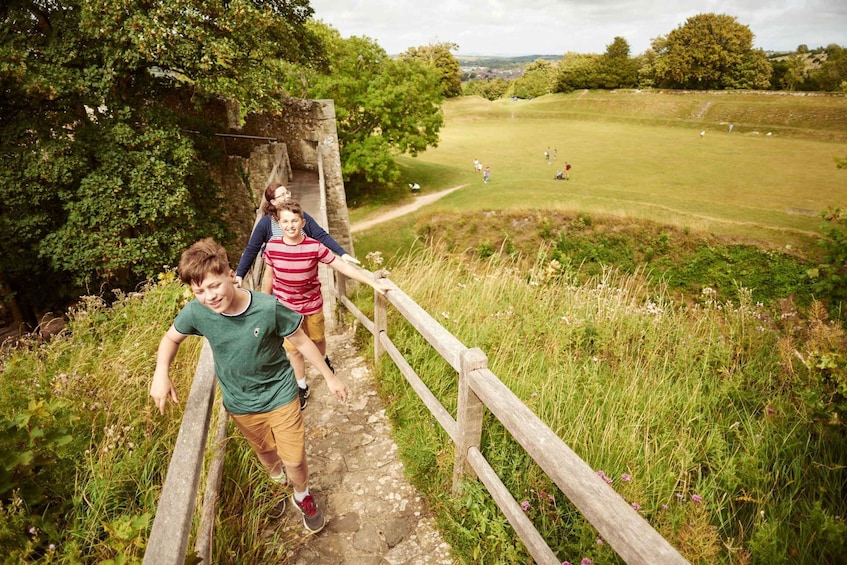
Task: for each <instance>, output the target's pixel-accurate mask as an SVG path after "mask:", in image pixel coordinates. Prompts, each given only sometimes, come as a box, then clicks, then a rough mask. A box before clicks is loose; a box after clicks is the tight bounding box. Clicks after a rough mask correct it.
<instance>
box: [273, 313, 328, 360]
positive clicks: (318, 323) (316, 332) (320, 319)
mask: <svg viewBox="0 0 847 565" xmlns="http://www.w3.org/2000/svg"><path fill="white" fill-rule="evenodd" d="M300 327H301V328H303V331H304V332H306V335H307V336H309V339H311V340H312V341H321V340H323V338H324V337H326V321H325V320H324V311H323V310H321V311H320V312H315V313H314V314H308V315H306V316H303V323H302V324H300ZM282 346H283V347H284V348H285V350H286V351H297V348H296V347H294V345H292V344H291V342H290V341H288V340H287V339H286V340H284V341H283V342H282Z"/></svg>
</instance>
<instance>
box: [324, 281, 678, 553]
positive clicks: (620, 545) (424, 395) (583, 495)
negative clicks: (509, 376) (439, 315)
mask: <svg viewBox="0 0 847 565" xmlns="http://www.w3.org/2000/svg"><path fill="white" fill-rule="evenodd" d="M345 284H346V283H345V281H344V278H343V277H339V281H338V286H339V288H338V296H339V300H340V302H341V303H342V304H343V305H344V306H345V307H346V308H347V309H348V310H349V311H350V312H351V313H352V314H353V315H354V316H355V317H356V319H357V320H359V322H360V323H361V324H362V325H363V326H364V327H365V328H366V329H367V330H368V331H369V332H370V333H371V334H372V335H373V336H374V356H375V358H376V361H378V360H379V359H380V357H382V355H383V354H385V353H387V354H388V355H389V357H391V359H392V360H393V361H394V363H395V364H396V365H397V367H398V369H399V370H400V372H401V373H402V374H403V376H404V377H405V379H406V380H407V381H408V382H409V384H410V386H411V387H412V389H413V390H414V391H415V392H416V393H417V395H418V396H419V397H420V398H421V400H422V401H423V403H424V404H425V405H426V406H427V408H429V410H430V412H432V414H433V416H434V417H435V419H436V420H437V421H438V422H439V424H441V426H442V427H443V428H444V430H445V431H446V432H447V434H448V435H449V436H450V438H451V439H452V440H453V443H454V445H455V467H454V470H455V472H454V474H453V480H454V484H453V489H454V492H459V491H460V490H461V482H462V480H464V479H465V478H466V476H468V475H470V476H475V477H477V478H479V480H480V481H482V483H483V484H484V485H485V486H486V488H487V489H488V491H489V493H490V494H491V496H492V497H493V499H494V501H495V502H496V503H497V506H498V507H499V508H500V510H501V511H502V512H503V514H504V515H505V516H506V518H507V519H508V520H509V523H510V524H511V525H512V527H513V528H514V529H515V531H516V532H517V534H518V536H519V537H520V538H521V540H522V541H523V543H524V545H525V546H526V547H527V550H528V551H529V552H530V554H531V555H532V557H533V559H534V560H535V561H536V562H537V563H542V564H547V563H549V564H555V565H559V564H560V563H561V562H562V560H561V559H559V558H557V557H556V555H555V554H554V553H553V551H552V550H551V549H550V548H549V546H548V545H547V543H546V542H545V541H544V539H543V538H542V537H541V535H540V534H539V533H538V530H536V528H535V526H533V524H532V522H531V521H530V520H529V519H528V518H527V517H526V514H525V513H524V512H523V511H522V510H521V507H520V505H519V504H518V502H517V501H516V500H515V499H514V497H513V496H512V495H511V493H509V491H508V489H507V488H506V486H505V485H504V484H503V482H502V481H501V480H500V478H499V477H498V476H497V473H496V472H495V471H494V469H493V468H492V467H491V465H489V463H488V461H487V460H486V459H485V456H484V455H483V454H482V452H480V450H479V447H480V439H481V436H482V418H483V413H484V410H485V408H488V410H489V411H491V413H492V414H493V415H494V417H496V418H497V419H498V420H499V421H500V422H501V423H502V424H503V426H504V427H505V428H506V429H507V430H508V431H509V433H510V434H511V435H512V437H513V438H514V439H515V441H517V442H518V443H519V444H520V445H521V446H522V447H523V448H524V449H525V450H526V452H527V453H528V454H529V455H530V456H531V457H532V459H533V460H534V461H535V462H536V463H537V464H538V465H539V467H541V468H542V469H543V470H544V472H545V473H547V475H548V476H549V477H550V478H551V479H552V480H553V482H554V483H556V485H557V486H558V487H559V488H560V489H561V491H562V492H563V493H564V494H565V495H566V496H567V497H568V499H569V500H570V501H571V502H572V503H573V504H574V506H576V507H577V508H578V509H579V510H580V512H582V514H583V516H585V517H586V519H587V520H588V521H589V522H590V523H591V524H592V525H593V526H594V527H595V528H596V529H597V531H598V532H599V533H600V535H601V536H602V537H603V539H604V540H606V541H607V542H608V543H609V545H610V546H611V547H612V548H613V549H614V550H615V551H616V552H617V553H618V555H620V556H621V557H622V558H623V559H624V561H626V562H627V563H638V564H641V563H644V564H654V563H662V564H675V563H687V561H686V560H685V559H684V558H683V557H682V555H680V554H679V552H678V551H677V550H676V549H675V548H674V547H673V546H671V545H670V544H669V543H668V542H667V540H665V539H664V538H663V537H662V536H660V535H659V533H658V532H656V530H654V529H653V528H652V527H651V526H650V524H649V523H647V521H646V520H645V519H644V518H643V517H642V516H641V515H640V514H638V512H636V511H635V510H634V509H633V508H632V507H631V506H630V505H629V504H627V502H626V501H625V500H624V499H623V498H622V497H621V496H620V495H618V494H617V493H616V492H615V491H614V490H613V489H612V488H611V487H610V486H609V485H608V484H606V483H605V482H604V481H603V479H601V478H600V477H599V476H598V475H597V473H595V472H594V471H593V470H592V469H591V467H590V466H589V465H588V464H587V463H585V461H583V460H582V459H580V457H579V456H577V455H576V454H575V453H574V452H573V451H572V450H571V449H570V448H569V447H568V446H567V445H566V444H565V443H564V442H563V441H562V440H561V439H560V438H559V437H558V436H556V434H555V433H553V431H552V430H551V429H550V428H549V427H548V426H547V425H545V424H544V422H542V421H541V420H540V419H538V417H537V416H536V415H535V414H533V412H532V411H531V410H530V409H529V408H528V407H527V406H526V405H525V404H524V403H523V402H521V401H520V399H519V398H518V397H517V396H515V395H514V394H513V393H512V391H510V390H509V389H508V388H507V387H506V386H505V385H504V384H503V383H502V382H501V381H500V380H499V379H498V378H497V376H496V375H494V373H492V372H491V371H489V370H488V366H487V365H488V360H487V357H486V356H485V354H484V353H483V352H482V351H481V350H480V349H478V348H473V349H469V348H468V347H466V346H464V345H463V344H462V343H461V342H460V341H459V340H458V339H456V338H455V337H454V336H453V335H452V334H451V333H450V332H448V331H447V330H446V329H445V328H444V327H443V326H441V324H439V323H438V322H437V321H436V320H435V319H434V318H432V316H430V315H429V314H428V313H427V312H426V311H424V310H423V309H422V308H421V307H420V306H418V305H417V304H416V303H415V302H414V301H413V300H412V299H411V298H409V297H408V296H407V295H406V294H404V293H403V292H402V291H401V290H400V289H395V290H391V291H389V292H387V293H386V295H385V296H381V295H379V294H375V300H374V319H373V321H371V320H369V319H368V318H367V317H366V316H365V315H364V314H363V313H362V312H361V311H360V310H359V309H358V308H357V307H356V305H355V304H354V303H353V302H352V301H351V300H350V299H348V298H347V294H346V292H345ZM388 303H391V305H393V306H394V307H395V308H396V309H397V311H398V312H399V313H400V314H401V315H402V316H403V318H404V319H405V320H406V321H407V322H408V323H409V324H411V325H412V327H414V328H415V330H417V331H418V333H420V334H421V335H422V336H423V337H424V338H425V339H426V340H427V342H428V343H429V344H430V345H431V346H432V347H433V348H434V349H435V350H436V351H437V352H438V353H439V354H440V355H441V357H443V358H444V359H445V360H446V361H447V362H448V363H449V364H450V365H451V366H452V367H453V369H455V370H456V372H457V373H458V377H459V381H458V390H457V395H458V403H457V410H456V412H457V415H456V419H455V420H454V419H453V417H452V416H451V415H450V413H449V412H448V411H447V410H446V409H445V408H444V407H443V406H442V405H441V403H440V402H439V401H438V399H437V398H436V397H435V395H433V394H432V392H431V391H430V390H429V389H428V388H427V386H426V385H425V384H424V382H423V381H422V380H421V379H420V377H419V376H418V375H417V374H416V373H415V371H414V369H413V368H412V367H411V366H410V365H409V364H408V362H407V361H406V360H405V358H404V357H403V355H402V353H401V352H400V351H399V350H398V349H397V347H396V346H395V345H394V343H393V342H392V341H391V338H390V337H389V335H388V323H387V322H388V311H387V304H388Z"/></svg>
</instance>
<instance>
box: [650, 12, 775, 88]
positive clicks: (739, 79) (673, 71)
mask: <svg viewBox="0 0 847 565" xmlns="http://www.w3.org/2000/svg"><path fill="white" fill-rule="evenodd" d="M652 46H653V50H654V51H655V52H656V59H655V61H654V72H655V79H656V85H657V86H660V87H665V88H686V89H692V90H711V89H716V90H721V89H726V88H739V89H742V88H767V87H768V86H769V84H770V83H769V80H770V76H771V66H770V63H769V62H768V61H767V58H766V57H765V53H764V51H762V50H761V49H753V32H752V31H750V28H749V27H748V26H745V25H742V24H740V23H738V21H737V20H736V18H734V17H732V16H727V15H723V14H720V15H719V14H699V15H697V16H693V17H691V18H688V20H686V22H685V24H684V25H682V26H680V27H678V28H677V29H675V30H674V31H672V32H671V33H670V34H668V36H667V37H658V38H656V39H654V40H653V43H652Z"/></svg>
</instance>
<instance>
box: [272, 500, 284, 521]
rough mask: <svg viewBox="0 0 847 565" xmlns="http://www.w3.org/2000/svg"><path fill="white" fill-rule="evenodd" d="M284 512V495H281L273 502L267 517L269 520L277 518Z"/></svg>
mask: <svg viewBox="0 0 847 565" xmlns="http://www.w3.org/2000/svg"><path fill="white" fill-rule="evenodd" d="M284 514H285V497H284V496H283V497H282V498H281V499H280V500H279V502H277V503H276V504H274V506H273V508H271V509H270V510H269V511H268V518H270V519H271V520H279V519H280V518H282V516H283V515H284Z"/></svg>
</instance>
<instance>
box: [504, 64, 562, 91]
mask: <svg viewBox="0 0 847 565" xmlns="http://www.w3.org/2000/svg"><path fill="white" fill-rule="evenodd" d="M555 79H556V75H555V67H554V66H553V64H552V63H551V62H550V61H547V60H546V59H536V60H535V61H533V62H532V63H530V64H529V65H527V66H526V69H524V73H523V76H521V77H520V78H517V79H515V83H514V93H515V96H517V97H518V98H535V97H536V96H544V95H545V94H550V93H551V92H553V86H554V84H555Z"/></svg>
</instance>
